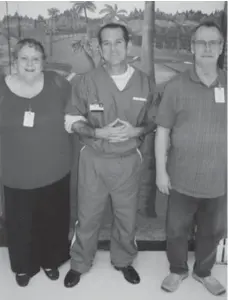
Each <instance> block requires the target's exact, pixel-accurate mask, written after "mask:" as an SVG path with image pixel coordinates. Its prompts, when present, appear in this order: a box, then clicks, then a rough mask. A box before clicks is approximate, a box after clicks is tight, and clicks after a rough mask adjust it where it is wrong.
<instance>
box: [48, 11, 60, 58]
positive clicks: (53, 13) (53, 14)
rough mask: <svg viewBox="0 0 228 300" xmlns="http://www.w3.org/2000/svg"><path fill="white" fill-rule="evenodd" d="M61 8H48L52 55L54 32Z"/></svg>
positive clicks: (51, 50) (51, 51)
mask: <svg viewBox="0 0 228 300" xmlns="http://www.w3.org/2000/svg"><path fill="white" fill-rule="evenodd" d="M58 14H59V9H58V8H55V7H52V8H49V9H48V15H49V16H50V26H49V38H50V40H49V44H50V50H49V54H50V56H53V32H54V31H55V21H56V18H57V17H58Z"/></svg>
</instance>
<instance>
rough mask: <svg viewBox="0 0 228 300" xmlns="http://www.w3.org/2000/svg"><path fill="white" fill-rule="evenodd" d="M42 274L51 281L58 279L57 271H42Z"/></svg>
mask: <svg viewBox="0 0 228 300" xmlns="http://www.w3.org/2000/svg"><path fill="white" fill-rule="evenodd" d="M44 273H45V274H46V275H47V277H48V278H50V279H51V280H57V279H59V270H58V269H44Z"/></svg>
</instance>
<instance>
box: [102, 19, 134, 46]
mask: <svg viewBox="0 0 228 300" xmlns="http://www.w3.org/2000/svg"><path fill="white" fill-rule="evenodd" d="M107 28H108V29H116V28H120V29H121V30H122V31H123V37H124V40H125V42H126V44H128V42H129V40H130V36H129V32H128V30H127V27H126V26H124V25H122V24H118V23H108V24H106V25H104V26H102V27H101V28H100V30H99V31H98V35H97V38H98V43H99V45H100V46H101V44H102V38H101V34H102V31H103V30H104V29H107Z"/></svg>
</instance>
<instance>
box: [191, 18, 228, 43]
mask: <svg viewBox="0 0 228 300" xmlns="http://www.w3.org/2000/svg"><path fill="white" fill-rule="evenodd" d="M201 27H208V28H217V30H218V31H219V33H220V35H221V38H222V40H224V34H223V32H222V29H221V27H220V26H219V25H218V24H217V23H216V22H215V21H213V20H206V21H203V22H201V23H200V24H199V25H197V26H196V27H195V28H194V29H193V31H192V37H191V41H193V40H194V39H195V35H196V32H197V30H198V29H199V28H201Z"/></svg>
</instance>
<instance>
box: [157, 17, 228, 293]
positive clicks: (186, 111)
mask: <svg viewBox="0 0 228 300" xmlns="http://www.w3.org/2000/svg"><path fill="white" fill-rule="evenodd" d="M223 42H224V38H223V36H222V32H221V30H220V28H219V27H218V26H217V25H216V24H215V23H214V22H209V21H207V22H204V23H202V24H200V25H199V26H198V27H197V28H196V29H195V31H194V33H193V35H192V41H191V50H192V53H193V55H194V67H193V68H192V69H190V70H188V71H186V72H184V73H183V74H181V75H179V76H177V77H175V78H174V79H172V80H171V81H170V82H169V83H168V84H167V85H166V87H165V90H164V95H163V98H162V101H161V104H160V106H159V109H158V113H157V116H156V123H157V125H158V128H157V133H156V142H155V155H156V183H157V186H158V189H159V190H160V191H161V192H162V193H165V194H168V195H169V198H168V211H167V228H166V231H167V256H168V260H169V264H170V274H169V275H168V276H167V277H166V278H165V279H164V281H163V283H162V288H163V289H164V290H166V291H169V292H173V291H175V290H176V289H177V288H178V287H179V285H180V283H181V282H182V280H183V279H185V278H186V277H187V276H188V266H187V251H188V236H189V232H190V230H191V228H192V222H193V220H194V219H195V220H196V245H195V246H196V247H195V264H194V270H193V277H194V278H195V279H196V280H197V281H199V282H201V283H202V284H203V285H204V286H205V287H206V288H207V289H208V290H209V291H210V292H211V293H212V294H214V295H220V294H223V293H224V292H225V288H224V287H223V286H222V285H221V284H220V283H219V282H218V281H217V280H216V279H215V278H214V277H212V276H211V269H212V267H213V265H214V263H215V259H216V250H217V245H218V243H219V241H220V239H221V238H222V237H223V236H224V229H225V228H224V227H225V212H226V196H225V194H226V178H227V177H226V173H227V169H226V166H227V160H226V154H227V151H226V127H227V123H226V111H227V109H226V105H227V99H226V94H227V92H226V76H225V72H223V71H222V70H220V69H218V66H217V62H218V58H219V56H220V54H221V53H222V49H223Z"/></svg>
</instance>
